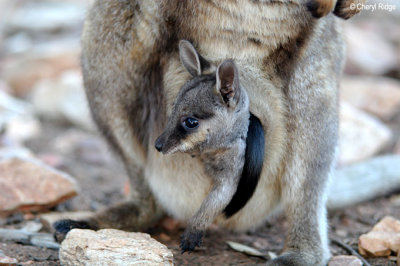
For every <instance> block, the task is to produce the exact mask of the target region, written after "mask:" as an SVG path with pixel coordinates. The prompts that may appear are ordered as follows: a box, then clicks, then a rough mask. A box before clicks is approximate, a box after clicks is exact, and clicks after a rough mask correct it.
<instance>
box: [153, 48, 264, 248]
mask: <svg viewBox="0 0 400 266" xmlns="http://www.w3.org/2000/svg"><path fill="white" fill-rule="evenodd" d="M179 55H180V58H181V61H182V64H183V65H184V66H185V68H186V69H187V70H188V72H189V73H190V74H191V75H192V76H193V78H192V79H190V80H189V81H188V82H186V83H185V85H183V87H182V88H181V89H180V91H179V93H178V96H177V98H176V100H175V102H174V104H173V107H172V113H171V115H170V116H169V118H168V123H167V126H166V128H165V130H164V132H163V133H162V134H161V136H160V137H158V138H157V140H156V142H155V147H156V149H157V150H158V151H160V152H162V153H163V154H173V153H175V152H187V153H190V154H192V156H198V157H199V159H200V161H201V162H202V163H203V168H204V173H205V174H206V175H208V176H209V178H210V179H211V180H212V182H213V184H212V188H211V190H210V192H209V193H208V195H207V197H206V198H205V199H204V201H203V202H202V203H201V206H200V209H199V210H198V211H197V212H196V214H195V215H194V216H193V217H192V218H191V219H190V220H189V223H188V226H187V228H186V231H185V232H184V234H183V236H182V241H181V248H182V251H183V252H185V251H192V250H194V248H195V247H196V246H200V244H201V240H202V237H203V235H204V231H205V230H206V228H207V227H208V226H209V225H210V224H211V223H212V222H213V221H214V220H215V219H216V217H217V216H218V215H225V217H230V216H232V215H233V214H234V213H236V212H237V211H239V210H240V209H241V208H242V207H243V206H244V205H245V203H246V202H247V201H248V200H249V199H250V197H251V195H252V193H253V192H254V190H255V188H256V185H257V182H258V179H259V177H260V173H261V169H262V165H263V160H264V132H263V129H262V125H261V122H260V121H259V120H256V118H255V117H254V116H252V117H251V118H250V113H249V99H248V96H247V93H246V90H245V89H244V88H243V87H242V86H241V84H240V81H239V72H238V70H237V67H236V65H235V63H234V61H233V60H229V59H228V60H224V61H223V62H222V63H221V64H220V65H219V66H218V67H217V68H216V70H215V72H214V73H212V74H204V73H208V72H210V70H211V69H215V67H214V66H212V64H211V63H209V62H207V61H206V60H205V59H204V58H203V57H202V56H201V55H199V54H198V53H197V51H196V50H195V48H194V47H193V46H192V44H191V43H190V42H188V41H181V42H180V43H179ZM257 127H258V129H257ZM248 129H249V131H250V134H249V135H248V134H247V132H248ZM238 203H240V204H238Z"/></svg>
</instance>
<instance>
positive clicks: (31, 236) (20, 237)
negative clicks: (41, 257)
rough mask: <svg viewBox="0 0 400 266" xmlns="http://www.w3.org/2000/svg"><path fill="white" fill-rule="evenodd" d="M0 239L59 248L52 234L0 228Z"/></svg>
mask: <svg viewBox="0 0 400 266" xmlns="http://www.w3.org/2000/svg"><path fill="white" fill-rule="evenodd" d="M0 240H3V241H13V242H15V243H22V244H25V245H32V246H37V247H43V248H50V249H59V248H60V244H59V243H57V242H55V239H54V236H53V234H48V233H32V232H28V231H26V230H18V229H3V228H0Z"/></svg>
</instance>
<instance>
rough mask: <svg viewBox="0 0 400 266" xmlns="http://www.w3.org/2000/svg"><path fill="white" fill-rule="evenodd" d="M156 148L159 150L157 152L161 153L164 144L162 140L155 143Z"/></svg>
mask: <svg viewBox="0 0 400 266" xmlns="http://www.w3.org/2000/svg"><path fill="white" fill-rule="evenodd" d="M154 146H155V147H156V150H157V151H159V152H161V151H162V148H163V144H162V142H161V141H160V138H158V139H157V140H156V143H155V145H154Z"/></svg>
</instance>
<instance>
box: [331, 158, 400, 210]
mask: <svg viewBox="0 0 400 266" xmlns="http://www.w3.org/2000/svg"><path fill="white" fill-rule="evenodd" d="M399 165H400V155H387V156H380V157H376V158H373V159H370V160H367V161H364V162H361V163H357V164H354V165H349V166H345V167H342V168H340V169H336V171H335V172H334V174H333V176H332V182H331V184H330V186H329V188H328V208H330V209H338V208H344V207H346V206H350V205H353V204H357V203H360V202H363V201H367V200H370V199H373V198H376V197H378V196H383V195H386V194H388V193H390V192H393V191H396V190H398V189H399V188H400V167H399Z"/></svg>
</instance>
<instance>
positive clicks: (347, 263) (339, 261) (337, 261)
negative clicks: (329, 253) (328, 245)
mask: <svg viewBox="0 0 400 266" xmlns="http://www.w3.org/2000/svg"><path fill="white" fill-rule="evenodd" d="M362 265H363V264H362V261H361V260H360V259H359V258H357V257H356V256H348V255H340V256H334V257H332V259H331V260H330V261H329V263H328V266H362Z"/></svg>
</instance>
